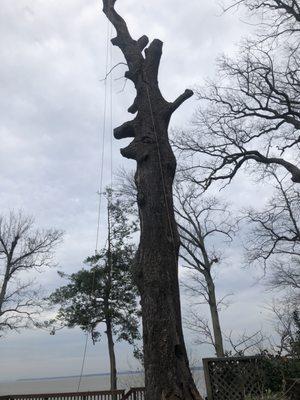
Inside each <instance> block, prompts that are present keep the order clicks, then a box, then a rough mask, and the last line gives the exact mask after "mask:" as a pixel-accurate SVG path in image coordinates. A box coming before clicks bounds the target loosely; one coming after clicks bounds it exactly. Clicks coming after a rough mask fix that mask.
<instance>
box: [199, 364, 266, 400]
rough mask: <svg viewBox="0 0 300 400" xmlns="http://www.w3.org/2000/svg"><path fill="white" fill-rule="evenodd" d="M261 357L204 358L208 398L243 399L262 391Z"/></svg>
mask: <svg viewBox="0 0 300 400" xmlns="http://www.w3.org/2000/svg"><path fill="white" fill-rule="evenodd" d="M262 360H263V359H262V357H256V356H255V357H224V358H204V359H203V367H204V375H205V383H206V388H207V398H208V400H243V399H244V398H245V397H246V396H247V395H248V396H254V397H255V396H260V395H261V394H262V393H263V391H264V375H263V366H262Z"/></svg>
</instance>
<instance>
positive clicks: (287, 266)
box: [245, 173, 300, 290]
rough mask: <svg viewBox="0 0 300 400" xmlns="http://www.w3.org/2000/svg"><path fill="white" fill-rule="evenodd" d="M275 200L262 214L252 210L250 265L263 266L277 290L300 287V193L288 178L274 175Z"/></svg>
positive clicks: (248, 245) (248, 248) (249, 218)
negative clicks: (288, 181)
mask: <svg viewBox="0 0 300 400" xmlns="http://www.w3.org/2000/svg"><path fill="white" fill-rule="evenodd" d="M272 175H273V178H274V180H275V182H276V184H275V192H274V195H273V197H272V198H271V199H270V200H269V201H268V203H267V205H266V206H265V207H264V208H263V209H262V210H260V211H255V210H248V211H247V213H246V216H245V218H246V221H247V224H248V226H249V228H250V232H249V234H248V236H247V243H246V259H247V261H248V262H249V264H258V265H262V266H263V268H264V270H265V271H267V273H268V275H270V279H269V282H268V285H269V286H270V287H271V288H275V289H292V290H299V288H300V273H299V261H300V192H299V190H298V189H297V188H295V186H294V185H292V184H290V183H287V182H286V178H278V177H277V175H276V174H274V173H273V174H272Z"/></svg>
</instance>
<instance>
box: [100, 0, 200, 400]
mask: <svg viewBox="0 0 300 400" xmlns="http://www.w3.org/2000/svg"><path fill="white" fill-rule="evenodd" d="M115 3H116V0H103V6H104V7H103V11H104V13H105V15H106V16H107V18H108V19H109V20H110V21H111V23H112V24H113V25H114V27H115V29H116V31H117V36H116V38H114V39H112V43H113V45H116V46H118V47H119V48H120V49H121V51H122V52H123V55H124V57H125V59H126V62H127V65H128V71H127V72H126V73H125V76H126V78H128V79H130V80H131V81H132V82H133V83H134V85H135V88H136V91H137V96H136V99H135V100H134V102H133V104H132V106H131V107H130V108H129V109H128V111H129V112H130V113H132V114H136V113H137V115H136V117H135V119H134V120H132V121H129V122H126V123H124V124H123V125H122V126H120V127H118V128H116V129H115V130H114V136H115V138H116V139H122V138H128V137H132V138H134V139H133V141H132V142H131V144H130V145H129V146H128V147H126V148H124V149H122V150H121V154H122V155H123V156H124V157H126V158H130V159H134V160H136V162H137V171H136V176H135V179H136V185H137V190H138V206H139V214H140V222H141V224H140V225H141V237H140V245H139V250H138V253H137V258H136V269H135V278H136V282H137V285H138V288H139V292H140V295H141V305H142V317H143V338H144V365H145V383H146V400H162V399H166V400H175V399H178V400H180V399H182V400H183V399H184V400H192V399H193V400H195V399H197V400H198V399H201V396H200V395H199V393H198V391H197V389H196V386H195V384H194V381H193V377H192V374H191V371H190V368H189V363H188V358H187V354H186V348H185V343H184V338H183V333H182V325H181V309H180V297H179V285H178V251H179V236H178V232H177V226H176V223H175V218H174V210H173V193H172V186H173V179H174V175H175V170H176V159H175V156H174V154H173V151H172V149H171V146H170V143H169V139H168V125H169V122H170V118H171V116H172V114H173V112H174V111H175V110H176V109H177V108H178V107H179V106H180V105H181V104H182V103H183V102H184V101H185V100H187V99H188V98H189V97H191V96H192V94H193V92H192V91H191V90H186V91H185V92H184V93H183V94H182V95H181V96H179V97H178V99H177V100H175V101H174V102H173V103H169V102H167V101H166V100H165V99H164V98H163V96H162V94H161V92H160V89H159V86H158V69H159V64H160V59H161V55H162V42H161V41H160V40H158V39H155V40H154V41H153V42H152V43H151V44H150V45H149V46H148V42H149V40H148V38H147V36H142V37H141V38H140V39H138V40H134V39H133V38H132V37H131V35H130V33H129V31H128V29H127V25H126V23H125V21H124V20H123V18H122V17H121V16H120V15H119V14H118V13H117V12H116V11H115V9H114V5H115ZM147 46H148V47H147ZM146 47H147V48H146ZM145 48H146V49H145ZM144 49H145V52H143V50H144Z"/></svg>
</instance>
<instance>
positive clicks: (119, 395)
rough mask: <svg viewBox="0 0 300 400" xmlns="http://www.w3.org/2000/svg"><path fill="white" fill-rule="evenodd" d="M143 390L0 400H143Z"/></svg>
mask: <svg viewBox="0 0 300 400" xmlns="http://www.w3.org/2000/svg"><path fill="white" fill-rule="evenodd" d="M144 398H145V388H141V387H139V388H131V389H130V390H129V391H128V392H127V393H125V390H115V391H111V390H104V391H101V392H99V391H98V392H72V393H42V394H15V395H13V394H10V395H7V396H0V400H144Z"/></svg>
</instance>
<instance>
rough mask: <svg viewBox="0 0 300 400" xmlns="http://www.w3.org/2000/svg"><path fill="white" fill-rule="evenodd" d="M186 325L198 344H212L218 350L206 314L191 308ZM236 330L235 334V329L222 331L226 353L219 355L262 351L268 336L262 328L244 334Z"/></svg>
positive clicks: (252, 353)
mask: <svg viewBox="0 0 300 400" xmlns="http://www.w3.org/2000/svg"><path fill="white" fill-rule="evenodd" d="M185 325H186V327H187V329H189V331H190V332H192V333H193V334H194V337H195V343H196V344H200V345H202V344H206V345H210V346H212V347H213V348H214V349H215V350H216V344H215V338H214V333H213V329H212V327H211V324H210V322H209V320H208V319H207V318H206V317H205V316H203V315H201V314H200V313H199V312H195V311H194V310H191V311H190V314H189V316H188V318H186V319H185ZM236 331H237V330H235V334H233V331H231V332H229V333H227V332H222V340H223V347H224V354H223V355H220V356H219V357H224V356H230V357H237V356H247V355H255V354H259V353H261V351H262V350H263V348H264V345H265V342H266V337H265V335H264V334H263V332H262V331H261V330H258V331H256V332H253V333H247V332H243V333H242V334H236Z"/></svg>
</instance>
